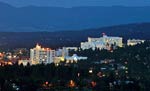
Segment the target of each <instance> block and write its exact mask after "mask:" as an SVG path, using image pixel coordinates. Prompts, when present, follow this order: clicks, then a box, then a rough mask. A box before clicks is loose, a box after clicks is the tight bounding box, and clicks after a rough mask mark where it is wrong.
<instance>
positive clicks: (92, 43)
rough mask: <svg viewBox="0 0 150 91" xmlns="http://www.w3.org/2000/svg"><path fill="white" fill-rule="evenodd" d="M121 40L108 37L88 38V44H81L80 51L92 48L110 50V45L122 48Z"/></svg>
mask: <svg viewBox="0 0 150 91" xmlns="http://www.w3.org/2000/svg"><path fill="white" fill-rule="evenodd" d="M122 41H123V38H122V37H110V36H107V35H103V37H100V38H90V37H88V42H81V46H80V47H81V49H83V50H85V49H90V48H92V49H93V50H95V48H98V49H100V50H101V49H108V50H109V49H110V47H111V46H112V45H114V46H118V47H122V46H123V42H122Z"/></svg>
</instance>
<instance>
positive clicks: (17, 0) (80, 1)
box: [0, 0, 150, 7]
mask: <svg viewBox="0 0 150 91" xmlns="http://www.w3.org/2000/svg"><path fill="white" fill-rule="evenodd" d="M0 1H3V2H6V3H9V4H11V5H14V6H19V7H20V6H28V5H35V6H58V7H75V6H114V5H121V6H150V0H0Z"/></svg>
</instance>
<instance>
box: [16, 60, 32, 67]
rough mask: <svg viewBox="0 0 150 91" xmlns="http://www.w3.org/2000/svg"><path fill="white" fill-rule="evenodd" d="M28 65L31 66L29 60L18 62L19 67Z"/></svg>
mask: <svg viewBox="0 0 150 91" xmlns="http://www.w3.org/2000/svg"><path fill="white" fill-rule="evenodd" d="M28 63H29V64H30V60H28V59H22V60H18V65H21V64H23V66H27V65H28Z"/></svg>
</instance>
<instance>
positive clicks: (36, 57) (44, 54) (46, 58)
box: [30, 44, 55, 65]
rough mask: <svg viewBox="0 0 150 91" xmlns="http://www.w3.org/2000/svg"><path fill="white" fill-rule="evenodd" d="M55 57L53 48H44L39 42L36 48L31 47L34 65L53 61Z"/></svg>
mask: <svg viewBox="0 0 150 91" xmlns="http://www.w3.org/2000/svg"><path fill="white" fill-rule="evenodd" d="M54 57H55V50H51V49H50V48H42V47H41V46H40V45H38V44H37V45H36V47H35V48H33V49H30V61H31V63H32V64H33V65H36V64H41V63H44V64H49V63H52V62H53V60H54Z"/></svg>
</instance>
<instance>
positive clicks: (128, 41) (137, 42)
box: [127, 39, 145, 46]
mask: <svg viewBox="0 0 150 91" xmlns="http://www.w3.org/2000/svg"><path fill="white" fill-rule="evenodd" d="M144 42H145V40H140V39H129V40H127V45H128V46H134V45H137V44H141V43H144Z"/></svg>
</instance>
